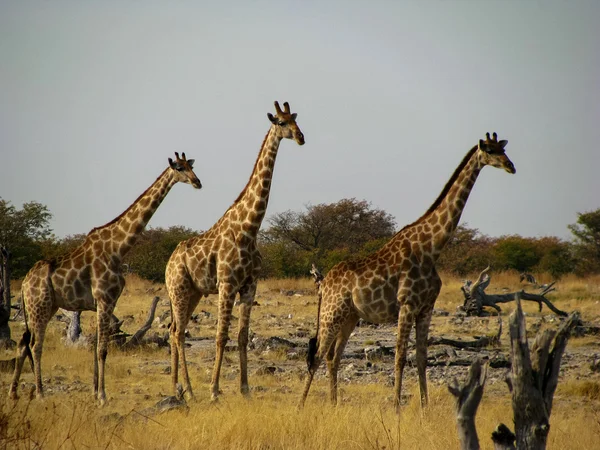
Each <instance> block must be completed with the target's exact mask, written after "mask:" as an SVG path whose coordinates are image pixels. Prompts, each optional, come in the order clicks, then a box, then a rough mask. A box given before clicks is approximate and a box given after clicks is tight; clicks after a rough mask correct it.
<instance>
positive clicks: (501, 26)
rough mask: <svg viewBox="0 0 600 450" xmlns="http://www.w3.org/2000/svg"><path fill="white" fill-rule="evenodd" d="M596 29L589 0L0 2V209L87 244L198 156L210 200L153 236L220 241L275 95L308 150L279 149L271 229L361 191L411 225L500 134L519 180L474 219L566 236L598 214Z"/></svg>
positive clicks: (507, 229) (178, 201) (476, 196)
mask: <svg viewBox="0 0 600 450" xmlns="http://www.w3.org/2000/svg"><path fill="white" fill-rule="evenodd" d="M599 17H600V2H592V1H589V2H588V1H580V2H571V3H564V2H555V1H550V2H541V1H531V2H526V3H525V2H470V1H446V2H441V1H432V2H387V1H379V2H371V3H368V4H367V3H363V2H352V1H350V2H341V1H328V2H313V1H306V2H292V1H278V2H269V1H255V2H233V1H232V2H221V3H219V4H216V3H210V4H208V3H206V4H205V3H203V2H186V1H181V2H169V3H166V2H157V1H148V2H133V1H120V2H117V1H107V2H75V1H53V2H42V1H30V2H11V1H9V2H2V3H1V4H0V60H1V61H2V65H1V66H0V86H2V89H0V146H1V148H2V158H1V159H0V197H2V198H3V199H5V200H8V201H10V202H11V203H12V204H13V205H15V206H16V207H17V208H20V207H21V206H22V204H23V203H25V202H28V201H38V202H40V203H42V204H44V205H46V206H47V207H48V208H49V209H50V212H51V213H52V214H53V219H52V221H51V224H50V225H51V227H52V229H53V230H54V233H55V234H56V235H57V236H59V237H63V236H66V235H70V234H78V233H84V234H85V233H87V232H89V231H90V230H91V229H92V228H94V227H97V226H101V225H103V224H105V223H107V222H109V221H111V220H112V219H114V218H115V217H117V216H118V215H119V214H121V213H122V212H123V211H124V210H125V209H126V208H127V207H128V206H129V205H130V204H131V203H132V202H133V201H134V200H135V199H136V198H137V197H138V196H139V195H140V194H141V193H142V192H143V191H144V190H145V189H146V188H147V187H148V186H149V185H150V184H151V183H152V182H153V181H154V180H155V179H156V177H158V175H159V174H160V173H161V172H162V171H163V170H164V169H165V168H166V167H167V158H169V157H173V153H174V152H175V151H177V152H186V154H187V156H188V158H194V159H195V160H196V164H195V169H196V174H197V175H198V176H199V178H200V179H201V181H202V184H203V186H204V187H203V189H202V190H200V191H198V190H195V189H193V188H192V187H190V186H187V185H177V186H175V187H174V188H173V190H172V191H171V193H170V194H169V195H168V196H167V198H166V199H165V201H164V202H163V204H162V205H161V206H160V208H159V209H158V211H157V213H156V214H155V215H154V217H153V218H152V219H151V221H150V224H149V225H150V226H152V227H169V226H172V225H183V226H186V227H189V228H192V229H194V230H206V229H208V228H209V227H210V226H211V225H212V224H213V223H214V222H215V221H216V220H218V219H219V217H221V215H222V214H223V213H224V212H225V210H226V209H227V208H228V207H229V206H230V205H231V203H232V202H233V200H234V199H235V198H236V197H237V195H238V194H239V192H240V191H241V190H242V189H243V188H244V186H245V185H246V182H247V181H248V177H249V176H250V173H251V171H252V167H253V165H254V161H255V159H256V156H257V154H258V151H259V149H260V145H261V143H262V141H263V138H264V136H265V134H266V133H267V131H268V129H269V126H270V123H269V121H268V119H267V117H266V114H267V112H272V113H273V112H274V108H273V101H274V100H278V101H279V102H280V103H282V102H284V101H288V102H289V103H290V105H291V108H292V110H293V112H296V113H298V124H299V126H300V128H301V129H302V131H303V133H304V135H305V137H306V144H305V145H304V146H302V147H300V146H298V145H296V144H295V143H294V142H292V141H284V142H282V144H281V148H280V150H279V155H278V158H277V163H276V167H275V173H274V179H273V184H272V190H271V196H270V202H269V207H268V211H267V219H268V218H269V217H271V216H273V215H274V214H277V213H280V212H283V211H286V210H294V211H300V210H303V209H304V207H305V205H307V204H313V205H315V204H319V203H332V202H336V201H338V200H340V199H342V198H352V197H354V198H357V199H360V200H363V199H364V200H367V201H369V202H371V203H372V205H373V206H374V207H377V208H381V209H384V210H386V211H387V212H389V213H390V214H392V215H393V216H394V217H395V219H396V222H397V225H398V228H401V227H402V226H404V225H405V224H408V223H411V222H413V221H414V220H416V219H417V218H418V217H420V216H421V215H422V214H423V213H424V212H425V211H426V210H427V208H428V207H429V206H430V205H431V204H432V203H433V201H434V200H435V198H436V197H437V196H438V194H439V193H440V191H441V190H442V188H443V186H444V185H445V183H446V181H447V180H448V179H449V178H450V175H451V174H452V172H453V171H454V169H455V168H456V166H457V165H458V164H459V163H460V161H461V160H462V158H463V156H464V155H465V153H466V152H467V151H468V150H469V149H470V148H471V147H472V146H473V145H475V144H476V143H477V141H478V140H479V139H481V138H484V137H485V133H486V132H488V131H489V132H493V131H496V132H497V133H498V136H499V139H507V140H508V142H509V143H508V145H507V147H506V151H507V155H508V156H509V157H510V158H511V160H512V161H513V162H514V164H515V166H516V169H517V173H516V174H515V175H509V174H507V173H505V172H504V171H501V170H497V169H494V168H485V169H484V170H483V172H482V173H481V175H480V176H479V178H478V180H477V183H476V184H475V186H474V189H473V191H472V193H471V196H470V198H469V201H468V203H467V206H466V208H465V210H464V212H463V216H462V219H461V223H463V224H464V223H468V225H469V226H470V227H472V228H477V229H479V230H480V231H481V232H482V233H484V234H487V235H490V236H501V235H510V234H520V235H522V236H526V237H541V236H558V237H561V238H570V237H571V234H570V231H569V230H568V228H567V225H568V224H571V223H575V222H576V220H577V213H578V212H586V211H590V210H595V209H597V208H599V207H600V199H599V198H598V193H599V192H600V180H599V177H598V176H597V174H596V171H597V170H598V165H599V163H600V156H599V151H598V150H597V149H596V148H595V146H594V142H595V140H594V138H595V136H593V134H592V132H593V130H594V129H595V128H596V127H597V124H598V120H599V119H600V90H599V89H598V80H600V52H598V48H599V47H600V46H599V44H600V27H598V25H597V20H598V18H599ZM267 226H268V223H267V221H266V220H265V222H264V223H263V228H265V227H267Z"/></svg>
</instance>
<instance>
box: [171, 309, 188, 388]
mask: <svg viewBox="0 0 600 450" xmlns="http://www.w3.org/2000/svg"><path fill="white" fill-rule="evenodd" d="M171 311H173V309H171ZM184 337H185V336H184ZM178 340H179V336H178V327H177V320H176V319H175V315H174V314H172V317H171V326H170V327H169V342H170V344H171V385H172V386H173V395H175V396H178V393H177V383H178V381H179V380H178V376H179V350H178V346H179V342H178Z"/></svg>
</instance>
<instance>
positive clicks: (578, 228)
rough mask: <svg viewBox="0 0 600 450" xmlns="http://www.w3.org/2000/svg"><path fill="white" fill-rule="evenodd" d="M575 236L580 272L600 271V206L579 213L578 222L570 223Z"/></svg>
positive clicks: (570, 228) (578, 269)
mask: <svg viewBox="0 0 600 450" xmlns="http://www.w3.org/2000/svg"><path fill="white" fill-rule="evenodd" d="M569 230H571V233H573V235H574V236H575V253H576V256H577V259H578V265H577V266H578V267H577V271H578V272H579V273H582V274H584V273H597V272H600V208H599V209H596V210H595V211H589V212H586V213H578V214H577V223H574V224H571V225H569Z"/></svg>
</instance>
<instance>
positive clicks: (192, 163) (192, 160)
mask: <svg viewBox="0 0 600 450" xmlns="http://www.w3.org/2000/svg"><path fill="white" fill-rule="evenodd" d="M194 161H196V160H195V159H188V160H187V162H188V164H189V165H190V167H194Z"/></svg>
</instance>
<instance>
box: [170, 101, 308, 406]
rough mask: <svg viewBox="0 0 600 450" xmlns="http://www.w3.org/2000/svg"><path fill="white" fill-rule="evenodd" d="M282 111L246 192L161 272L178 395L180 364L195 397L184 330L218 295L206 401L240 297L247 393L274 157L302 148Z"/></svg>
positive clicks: (214, 387) (215, 384) (292, 121)
mask: <svg viewBox="0 0 600 450" xmlns="http://www.w3.org/2000/svg"><path fill="white" fill-rule="evenodd" d="M283 106H284V110H283V111H282V110H281V108H280V107H279V103H278V102H275V110H276V115H275V116H273V115H272V114H271V113H268V114H267V117H268V118H269V120H270V121H271V127H270V129H269V132H268V133H267V135H266V136H265V139H264V141H263V144H262V147H261V149H260V152H259V154H258V158H257V159H256V163H255V164H254V169H253V171H252V174H251V176H250V179H249V181H248V183H247V184H246V187H245V188H244V189H243V191H242V192H241V193H240V195H239V196H238V198H237V199H236V200H235V202H234V203H233V204H232V205H231V206H230V207H229V209H228V210H227V211H226V212H225V214H224V215H223V216H222V217H221V218H220V219H219V220H218V221H217V222H216V223H215V224H214V225H213V226H212V227H211V228H210V229H209V230H208V231H206V232H205V233H203V234H200V235H198V236H195V237H192V238H191V239H188V240H186V241H183V242H180V243H179V245H178V246H177V248H176V249H175V251H174V252H173V254H172V255H171V258H170V259H169V262H168V263H167V268H166V272H165V280H166V285H167V292H168V294H169V297H170V299H171V308H172V309H171V311H172V319H171V327H170V339H171V381H172V384H173V391H174V393H175V395H178V390H177V379H178V370H179V362H180V361H181V366H182V373H183V379H184V384H185V386H184V392H186V395H187V396H189V397H190V398H193V397H194V394H193V392H192V386H191V384H190V379H189V375H188V370H187V364H186V359H185V348H184V340H185V336H184V333H185V327H186V325H187V323H188V322H189V320H190V317H191V315H192V312H193V311H194V309H195V308H196V306H197V305H198V302H199V301H200V299H201V298H202V297H203V296H208V295H209V294H218V295H219V300H218V301H219V304H218V321H217V334H216V342H215V345H216V356H215V363H214V368H213V372H212V379H211V399H212V400H213V401H216V400H217V399H218V396H219V375H220V372H221V363H222V360H223V352H224V350H225V344H226V343H227V341H228V339H229V337H228V331H229V324H230V322H231V313H232V309H233V305H234V301H235V298H236V295H237V294H238V293H239V295H240V306H239V308H240V309H239V329H238V349H239V356H240V391H241V392H242V394H243V395H246V396H247V395H248V394H249V387H248V369H247V346H248V330H249V323H250V312H251V309H252V304H253V301H254V296H255V294H256V283H257V277H258V274H259V272H260V268H261V256H260V253H259V251H258V249H257V247H256V237H257V234H258V230H259V228H260V225H261V223H262V220H263V218H264V216H265V213H266V211H267V204H268V201H269V192H270V189H271V180H272V176H273V169H274V166H275V158H276V156H277V151H278V149H279V144H280V142H281V140H282V139H293V140H295V141H296V143H297V144H298V145H304V135H303V134H302V132H301V131H300V128H299V127H298V125H297V124H296V114H295V113H294V114H292V113H290V105H289V104H288V103H287V102H286V103H284V104H283Z"/></svg>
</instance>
